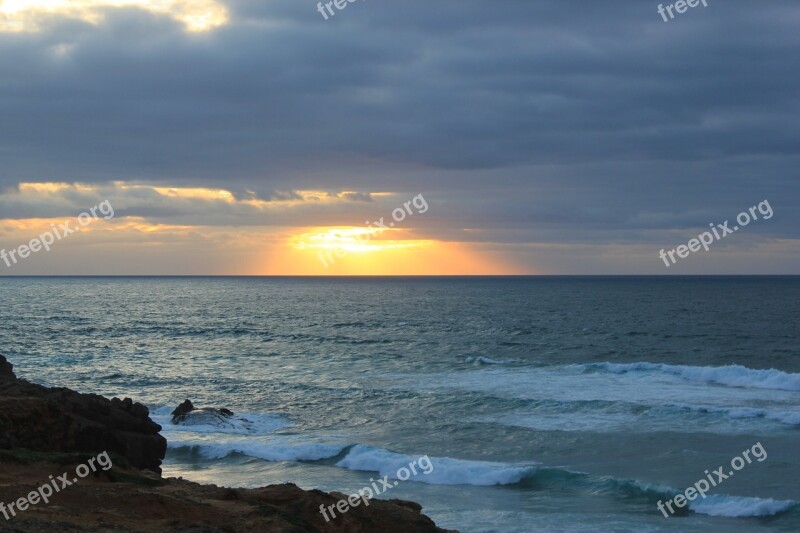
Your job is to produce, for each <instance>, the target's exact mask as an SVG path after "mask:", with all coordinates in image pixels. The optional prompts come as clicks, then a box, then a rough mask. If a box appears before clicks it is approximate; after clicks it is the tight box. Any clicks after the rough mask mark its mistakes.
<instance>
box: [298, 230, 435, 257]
mask: <svg viewBox="0 0 800 533" xmlns="http://www.w3.org/2000/svg"><path fill="white" fill-rule="evenodd" d="M393 233H394V234H399V233H400V230H396V229H394V228H384V229H381V228H362V227H328V228H318V229H315V230H312V231H310V232H305V233H301V234H299V235H295V236H294V237H292V238H291V240H290V242H291V245H292V246H293V247H294V248H296V249H297V250H308V251H317V252H325V253H327V252H337V253H341V252H347V253H357V254H364V253H371V252H381V251H387V250H399V249H405V248H416V247H421V246H430V245H432V244H433V241H429V240H422V239H399V238H393V236H392V234H393Z"/></svg>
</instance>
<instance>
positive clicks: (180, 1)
mask: <svg viewBox="0 0 800 533" xmlns="http://www.w3.org/2000/svg"><path fill="white" fill-rule="evenodd" d="M114 7H135V8H140V9H144V10H146V11H150V12H152V13H156V14H160V15H168V16H171V17H172V18H174V19H175V20H178V21H180V22H182V23H183V24H184V26H186V29H187V30H188V31H191V32H202V31H209V30H212V29H214V28H216V27H218V26H222V25H223V24H225V23H226V22H228V11H227V9H226V8H225V6H224V5H223V4H222V3H221V2H220V1H218V0H2V1H0V32H3V31H14V32H27V31H38V30H39V29H40V26H41V24H40V22H41V19H42V18H43V17H47V16H63V17H69V18H78V19H80V20H83V21H86V22H89V23H92V24H99V23H100V22H101V21H102V20H103V9H104V8H114Z"/></svg>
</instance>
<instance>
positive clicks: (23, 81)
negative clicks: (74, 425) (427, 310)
mask: <svg viewBox="0 0 800 533" xmlns="http://www.w3.org/2000/svg"><path fill="white" fill-rule="evenodd" d="M706 3H707V6H704V5H703V4H702V3H699V4H698V5H697V6H696V7H689V8H687V9H685V10H684V11H685V12H683V13H678V12H677V10H676V8H674V7H673V6H672V4H663V6H664V8H666V7H667V6H669V7H670V9H669V10H668V11H667V10H666V9H662V11H663V12H664V13H665V15H663V16H662V15H661V14H659V5H660V4H659V3H657V2H651V1H649V0H648V1H643V0H638V1H635V2H632V1H629V0H620V1H617V0H608V1H605V2H588V1H578V0H570V1H565V0H537V1H536V2H532V1H530V0H519V1H517V0H495V1H494V2H489V1H480V2H479V1H475V0H436V1H435V2H431V1H418V0H404V1H402V2H389V1H388V0H383V1H382V0H369V1H367V0H357V1H355V2H352V3H345V2H340V4H341V5H343V6H344V7H343V8H342V9H338V8H337V7H336V6H335V5H333V4H332V5H331V7H330V11H328V10H327V9H326V8H325V6H324V5H320V4H318V3H317V2H313V1H310V0H192V1H191V2H187V1H183V0H150V1H147V0H30V1H26V0H0V252H4V253H5V255H4V256H0V275H62V274H64V275H99V274H102V275H408V274H414V275H416V274H441V275H449V274H484V275H488V274H657V275H672V274H800V226H799V225H798V221H800V183H799V182H798V177H799V176H798V174H800V170H798V169H800V164H798V163H800V150H799V149H800V121H798V116H799V113H800V32H798V31H797V28H798V26H800V4H798V3H797V1H796V0H770V1H769V2H752V1H742V0H726V1H725V2H722V1H719V0H707V2H706ZM667 13H672V15H674V18H670V17H669V15H668V14H667ZM665 19H666V21H665ZM764 202H766V204H765V203H764ZM759 205H761V206H762V210H761V211H759V209H758V206H759ZM767 206H768V207H769V209H766V207H767ZM751 207H756V209H755V210H753V211H750V215H749V218H751V219H752V218H753V217H754V216H755V217H757V219H755V220H750V221H749V224H746V225H745V224H742V225H741V227H739V225H738V224H737V223H736V217H737V215H738V214H739V213H740V212H745V213H747V212H748V211H749V210H750V208H751ZM92 208H94V214H92V213H91V210H92ZM81 213H87V216H86V217H84V218H83V219H82V220H83V222H85V225H82V224H81V223H80V222H79V221H78V218H77V217H78V215H79V214H81ZM112 213H113V214H112ZM765 213H771V215H770V216H767V215H765ZM726 220H727V221H729V226H728V227H730V228H731V229H732V228H733V227H734V226H736V227H739V229H738V230H736V231H735V232H731V233H727V234H725V235H724V237H723V236H722V235H720V238H716V237H714V239H713V241H712V242H710V243H709V244H708V246H707V247H708V250H707V251H706V250H705V248H704V247H699V246H698V244H693V243H692V240H693V239H698V237H699V236H700V235H701V234H703V233H704V232H708V233H707V235H711V231H712V230H718V231H717V233H726V232H724V231H722V230H721V229H718V228H720V226H718V224H719V225H724V223H725V221H726ZM65 223H66V224H68V226H67V228H63V229H59V228H62V224H65ZM70 229H71V230H73V231H71V232H69V231H68V230H70ZM76 229H77V230H78V231H75V230H76ZM62 233H63V235H62ZM706 238H708V237H706ZM51 240H52V244H50V241H51ZM699 241H700V239H698V243H699ZM36 243H38V245H37V244H36ZM45 244H46V246H45ZM680 246H685V247H686V248H683V249H681V248H679V247H680ZM687 248H691V250H689V251H687ZM662 250H664V252H663V253H662ZM668 252H672V255H671V256H669V255H668ZM9 254H10V255H9Z"/></svg>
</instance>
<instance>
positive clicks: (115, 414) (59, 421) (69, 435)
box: [0, 356, 167, 473]
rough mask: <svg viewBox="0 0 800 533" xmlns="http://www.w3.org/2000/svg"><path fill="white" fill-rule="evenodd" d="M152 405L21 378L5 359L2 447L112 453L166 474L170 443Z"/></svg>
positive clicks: (0, 399)
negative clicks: (152, 415) (151, 412)
mask: <svg viewBox="0 0 800 533" xmlns="http://www.w3.org/2000/svg"><path fill="white" fill-rule="evenodd" d="M159 431H161V426H159V425H158V424H156V423H155V422H153V421H152V420H151V419H150V417H149V411H148V409H147V407H145V406H144V405H141V404H139V403H135V402H134V401H133V400H131V399H130V398H125V399H124V400H120V399H118V398H114V399H112V400H108V399H107V398H103V397H102V396H98V395H95V394H80V393H77V392H75V391H72V390H70V389H65V388H47V387H43V386H41V385H36V384H33V383H29V382H27V381H25V380H24V379H18V378H17V377H16V376H15V375H14V373H13V367H12V366H11V364H10V363H8V361H6V359H5V358H4V357H3V356H0V449H14V448H25V449H28V450H32V451H37V452H64V453H71V452H86V453H102V452H112V453H116V454H118V455H120V456H122V457H124V458H125V459H126V460H127V461H128V462H129V463H130V464H131V465H132V466H134V467H136V468H139V469H148V470H152V471H154V472H158V473H161V461H162V460H163V459H164V455H165V454H166V451H167V441H166V439H165V438H164V437H162V436H161V435H159Z"/></svg>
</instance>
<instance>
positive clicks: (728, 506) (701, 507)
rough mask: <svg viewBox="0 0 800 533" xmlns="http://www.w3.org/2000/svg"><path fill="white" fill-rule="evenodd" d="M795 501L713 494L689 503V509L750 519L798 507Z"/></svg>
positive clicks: (702, 512) (713, 514) (706, 513)
mask: <svg viewBox="0 0 800 533" xmlns="http://www.w3.org/2000/svg"><path fill="white" fill-rule="evenodd" d="M797 505H798V504H797V502H795V501H793V500H773V499H772V498H766V499H765V498H748V497H744V496H728V495H725V494H713V495H709V496H706V498H705V499H704V500H694V501H692V502H690V503H689V509H691V510H692V511H694V512H695V513H700V514H705V515H709V516H724V517H728V518H748V517H759V516H774V515H776V514H779V513H783V512H786V511H788V510H789V509H792V508H794V507H796V506H797Z"/></svg>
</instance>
